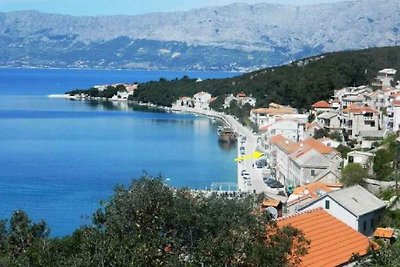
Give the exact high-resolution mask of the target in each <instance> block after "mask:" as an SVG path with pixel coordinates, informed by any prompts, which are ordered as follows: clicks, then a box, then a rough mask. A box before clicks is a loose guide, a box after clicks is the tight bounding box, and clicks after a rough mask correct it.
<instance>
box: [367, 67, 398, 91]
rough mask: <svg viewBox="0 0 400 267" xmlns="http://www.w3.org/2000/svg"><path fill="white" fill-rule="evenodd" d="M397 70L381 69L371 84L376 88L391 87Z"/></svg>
mask: <svg viewBox="0 0 400 267" xmlns="http://www.w3.org/2000/svg"><path fill="white" fill-rule="evenodd" d="M396 73H397V71H396V70H395V69H383V70H380V71H379V72H378V75H377V76H376V78H375V80H374V82H373V83H372V85H373V86H374V87H377V88H385V87H391V86H392V85H391V82H392V81H393V80H394V77H395V75H396Z"/></svg>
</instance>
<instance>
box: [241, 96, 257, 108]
mask: <svg viewBox="0 0 400 267" xmlns="http://www.w3.org/2000/svg"><path fill="white" fill-rule="evenodd" d="M236 98H237V99H238V103H239V105H240V106H244V105H246V104H248V105H250V106H252V107H255V106H256V103H257V99H255V98H254V97H252V96H251V95H250V96H246V94H245V93H239V94H237V95H236Z"/></svg>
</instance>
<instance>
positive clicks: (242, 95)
mask: <svg viewBox="0 0 400 267" xmlns="http://www.w3.org/2000/svg"><path fill="white" fill-rule="evenodd" d="M236 97H246V94H245V93H243V92H242V93H239V94H237V96H236Z"/></svg>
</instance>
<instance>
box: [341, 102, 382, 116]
mask: <svg viewBox="0 0 400 267" xmlns="http://www.w3.org/2000/svg"><path fill="white" fill-rule="evenodd" d="M343 112H344V113H358V114H360V113H365V112H368V113H376V114H378V113H379V112H378V111H377V110H376V109H373V108H371V107H368V106H357V105H355V104H352V105H349V106H348V107H347V108H346V109H345V110H343Z"/></svg>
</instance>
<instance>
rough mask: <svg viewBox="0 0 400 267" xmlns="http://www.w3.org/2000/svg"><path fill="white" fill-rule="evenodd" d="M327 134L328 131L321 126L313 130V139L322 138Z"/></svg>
mask: <svg viewBox="0 0 400 267" xmlns="http://www.w3.org/2000/svg"><path fill="white" fill-rule="evenodd" d="M328 134H329V131H328V130H327V129H325V128H322V129H317V130H315V132H314V136H313V137H314V138H315V139H320V138H323V137H327V136H328Z"/></svg>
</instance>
